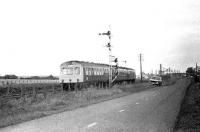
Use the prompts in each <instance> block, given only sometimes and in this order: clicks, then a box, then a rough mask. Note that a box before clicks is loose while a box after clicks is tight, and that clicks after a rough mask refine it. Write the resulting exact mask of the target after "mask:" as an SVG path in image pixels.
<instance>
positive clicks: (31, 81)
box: [0, 79, 59, 86]
mask: <svg viewBox="0 0 200 132" xmlns="http://www.w3.org/2000/svg"><path fill="white" fill-rule="evenodd" d="M38 83H50V84H52V83H59V80H48V79H45V80H43V79H0V86H4V85H12V84H38Z"/></svg>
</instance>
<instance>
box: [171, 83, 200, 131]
mask: <svg viewBox="0 0 200 132" xmlns="http://www.w3.org/2000/svg"><path fill="white" fill-rule="evenodd" d="M197 131H198V132H199V131H200V83H192V85H191V86H190V87H189V88H188V90H187V93H186V95H185V98H184V100H183V103H182V105H181V110H180V113H179V116H178V118H177V122H176V126H175V132H197Z"/></svg>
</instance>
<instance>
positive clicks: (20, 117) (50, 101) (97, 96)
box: [0, 79, 175, 127]
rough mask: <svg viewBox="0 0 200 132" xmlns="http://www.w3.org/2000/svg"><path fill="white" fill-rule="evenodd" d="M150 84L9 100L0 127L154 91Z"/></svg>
mask: <svg viewBox="0 0 200 132" xmlns="http://www.w3.org/2000/svg"><path fill="white" fill-rule="evenodd" d="M174 83H175V79H171V80H168V81H165V84H164V85H171V84H174ZM153 87H155V86H152V85H151V84H150V83H148V82H144V83H139V82H136V83H135V84H127V85H115V86H113V88H111V89H104V88H101V89H96V88H88V89H85V90H82V91H78V92H75V91H72V92H67V91H63V92H59V93H56V94H53V93H49V94H47V95H44V94H37V95H36V97H34V98H33V97H26V98H20V99H12V100H9V101H8V102H7V103H6V104H3V105H1V107H0V127H5V126H8V125H13V124H17V123H20V122H24V121H28V120H32V119H35V118H39V117H43V116H47V115H51V114H55V113H59V112H63V111H67V110H73V109H76V108H78V107H85V106H88V105H90V104H94V103H98V102H102V101H105V100H110V99H113V98H118V97H122V96H125V95H129V94H132V93H136V92H140V91H143V90H147V89H150V88H153Z"/></svg>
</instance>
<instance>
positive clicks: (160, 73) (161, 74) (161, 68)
mask: <svg viewBox="0 0 200 132" xmlns="http://www.w3.org/2000/svg"><path fill="white" fill-rule="evenodd" d="M160 75H162V64H160Z"/></svg>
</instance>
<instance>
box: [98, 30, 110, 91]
mask: <svg viewBox="0 0 200 132" xmlns="http://www.w3.org/2000/svg"><path fill="white" fill-rule="evenodd" d="M99 35H106V36H108V38H109V41H108V44H107V45H106V47H107V48H108V50H109V56H108V57H109V88H111V86H112V64H111V55H112V52H111V31H110V26H109V30H108V31H107V32H106V33H99Z"/></svg>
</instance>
